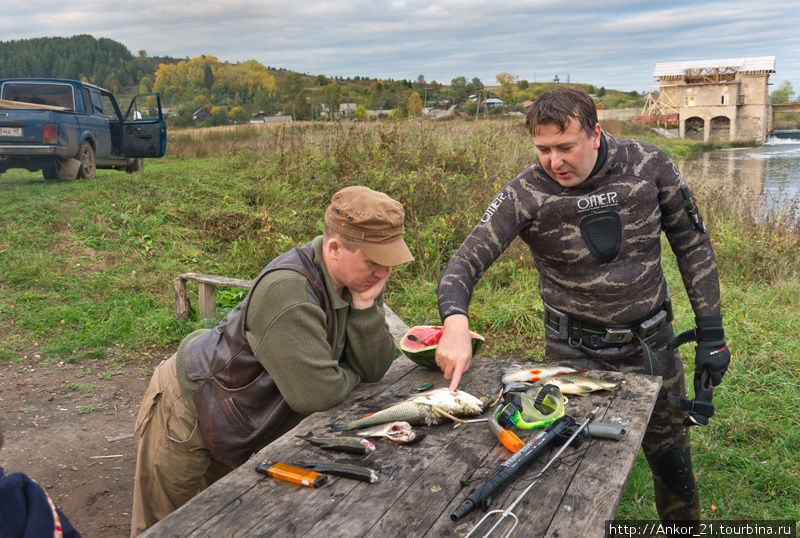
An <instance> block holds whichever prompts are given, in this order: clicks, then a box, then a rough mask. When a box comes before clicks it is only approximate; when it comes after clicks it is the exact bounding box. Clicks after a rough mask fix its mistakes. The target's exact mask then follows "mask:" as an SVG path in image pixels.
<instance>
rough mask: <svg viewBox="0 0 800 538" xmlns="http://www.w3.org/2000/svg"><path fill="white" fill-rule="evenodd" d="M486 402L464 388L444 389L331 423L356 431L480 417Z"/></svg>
mask: <svg viewBox="0 0 800 538" xmlns="http://www.w3.org/2000/svg"><path fill="white" fill-rule="evenodd" d="M483 405H484V404H483V402H482V401H481V400H480V399H478V398H477V397H475V396H473V395H472V394H469V393H468V392H464V391H462V390H456V391H452V392H451V391H450V389H447V388H440V389H434V390H429V391H425V392H422V393H420V394H415V395H414V396H411V397H409V398H406V399H405V400H403V401H402V402H399V403H396V404H394V405H392V406H390V407H387V408H386V409H383V410H381V411H378V412H376V413H371V414H369V415H367V416H365V417H364V418H360V419H358V420H354V421H353V422H348V423H346V424H330V425H329V427H330V428H331V429H333V430H336V431H342V430H355V429H357V428H366V427H368V426H374V425H376V424H385V423H386V422H396V421H404V422H408V423H409V424H425V425H431V424H438V423H439V420H440V419H442V418H444V417H447V418H449V419H451V420H456V421H458V418H457V417H459V416H476V415H480V414H481V413H482V412H483Z"/></svg>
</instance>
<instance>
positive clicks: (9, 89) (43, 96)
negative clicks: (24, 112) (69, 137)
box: [0, 82, 75, 110]
mask: <svg viewBox="0 0 800 538" xmlns="http://www.w3.org/2000/svg"><path fill="white" fill-rule="evenodd" d="M0 98H2V99H7V100H9V101H18V102H20V103H34V104H37V105H49V106H59V107H63V108H67V109H69V110H74V109H75V105H74V103H73V101H72V86H70V85H68V84H48V83H42V82H6V83H5V84H3V89H2V95H0Z"/></svg>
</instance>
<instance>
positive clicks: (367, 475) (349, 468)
mask: <svg viewBox="0 0 800 538" xmlns="http://www.w3.org/2000/svg"><path fill="white" fill-rule="evenodd" d="M292 465H295V466H297V467H302V468H303V469H308V470H309V471H314V472H317V473H324V474H330V475H334V476H342V477H344V478H352V479H354V480H361V481H362V482H369V483H370V484H374V483H375V482H377V481H378V472H377V471H375V470H374V469H370V468H369V467H363V466H361V465H353V464H351V463H339V462H335V461H329V462H311V461H293V462H292Z"/></svg>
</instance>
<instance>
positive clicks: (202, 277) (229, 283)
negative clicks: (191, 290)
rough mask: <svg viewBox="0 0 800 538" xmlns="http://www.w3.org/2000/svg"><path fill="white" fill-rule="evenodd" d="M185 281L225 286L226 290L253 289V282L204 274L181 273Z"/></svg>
mask: <svg viewBox="0 0 800 538" xmlns="http://www.w3.org/2000/svg"><path fill="white" fill-rule="evenodd" d="M178 276H179V277H180V278H182V279H184V280H194V281H195V282H199V283H201V284H211V285H213V286H224V287H226V288H240V289H243V290H249V289H250V288H252V287H253V281H252V280H243V279H241V278H230V277H227V276H218V275H206V274H203V273H181V274H180V275H178Z"/></svg>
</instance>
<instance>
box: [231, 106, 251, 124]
mask: <svg viewBox="0 0 800 538" xmlns="http://www.w3.org/2000/svg"><path fill="white" fill-rule="evenodd" d="M228 117H229V118H230V119H231V120H233V121H236V122H239V121H244V120H246V119H247V112H246V111H245V110H244V108H242V107H240V106H235V107H233V108H231V110H230V112H229V113H228Z"/></svg>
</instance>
